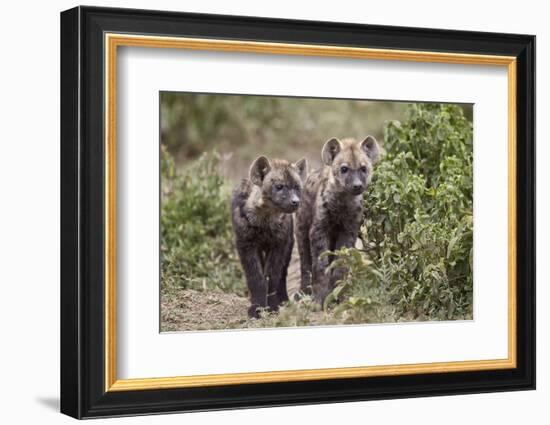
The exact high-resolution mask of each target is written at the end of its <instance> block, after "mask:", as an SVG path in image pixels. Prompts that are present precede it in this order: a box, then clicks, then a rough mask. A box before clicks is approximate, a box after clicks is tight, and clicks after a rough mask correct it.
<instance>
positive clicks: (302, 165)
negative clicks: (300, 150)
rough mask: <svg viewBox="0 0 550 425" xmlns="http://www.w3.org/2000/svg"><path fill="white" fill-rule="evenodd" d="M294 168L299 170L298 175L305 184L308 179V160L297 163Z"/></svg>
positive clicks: (303, 159)
mask: <svg viewBox="0 0 550 425" xmlns="http://www.w3.org/2000/svg"><path fill="white" fill-rule="evenodd" d="M294 168H296V170H298V174H299V176H300V178H301V179H302V181H303V182H305V181H306V177H307V159H305V158H302V159H301V160H299V161H298V162H295V163H294Z"/></svg>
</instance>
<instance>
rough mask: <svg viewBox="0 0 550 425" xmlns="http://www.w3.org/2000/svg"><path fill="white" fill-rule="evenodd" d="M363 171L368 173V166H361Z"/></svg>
mask: <svg viewBox="0 0 550 425" xmlns="http://www.w3.org/2000/svg"><path fill="white" fill-rule="evenodd" d="M360 170H361V172H362V173H366V172H367V167H365V166H364V165H363V166H362V167H361V168H360Z"/></svg>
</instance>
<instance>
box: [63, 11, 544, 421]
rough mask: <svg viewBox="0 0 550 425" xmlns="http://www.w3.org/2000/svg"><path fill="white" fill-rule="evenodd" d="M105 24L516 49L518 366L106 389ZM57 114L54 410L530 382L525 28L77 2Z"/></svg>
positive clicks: (530, 113) (221, 35)
mask: <svg viewBox="0 0 550 425" xmlns="http://www.w3.org/2000/svg"><path fill="white" fill-rule="evenodd" d="M105 32H116V33H137V34H150V35H167V36H182V37H198V38H217V39H232V40H253V41H268V42H282V43H298V44H300V43H302V44H322V45H333V46H351V47H370V48H385V49H400V50H423V51H434V52H452V53H478V54H485V55H506V56H515V57H516V58H517V244H518V249H517V306H518V308H517V368H515V369H507V370H491V371H479V372H453V373H432V374H417V375H407V376H385V377H370V378H348V379H330V380H319V381H305V382H284V383H282V382H281V383H263V384H246V385H231V386H216V387H204V388H178V389H168V390H142V391H122V392H105V391H104V354H105V344H104V266H105V264H104V231H103V230H104V224H105V223H104V146H103V138H104V132H103V130H104V122H103V120H104V100H105V99H104V69H103V65H104V34H105ZM61 117H62V118H61V119H62V122H61V195H62V196H61V411H62V412H63V413H66V414H68V415H70V416H73V417H77V418H90V417H101V416H120V415H135V414H147V413H163V412H176V411H198V410H217V409H228V408H241V407H260V406H274V405H296V404H312V403H327V402H343V401H353V400H370V399H386V398H404V397H418V396H429V395H449V394H465V393H482V392H493V391H510V390H522V389H534V388H535V134H534V129H535V37H534V36H529V35H516V34H497V33H479V32H468V31H450V30H432V29H419V28H405V27H388V26H373V25H357V24H342V23H328V22H314V21H295V20H283V19H264V18H252V17H239V16H220V15H203V14H187V13H176V12H160V11H144V10H132V9H109V8H93V7H77V8H74V9H71V10H68V11H66V12H63V13H62V14H61ZM505 213H507V212H503V214H505ZM182 361H183V359H182Z"/></svg>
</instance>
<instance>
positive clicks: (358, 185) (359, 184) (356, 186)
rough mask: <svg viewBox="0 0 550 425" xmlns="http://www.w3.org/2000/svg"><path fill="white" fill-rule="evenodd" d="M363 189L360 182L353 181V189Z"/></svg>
mask: <svg viewBox="0 0 550 425" xmlns="http://www.w3.org/2000/svg"><path fill="white" fill-rule="evenodd" d="M361 189H363V185H362V184H361V183H354V184H353V190H355V191H358V190H361Z"/></svg>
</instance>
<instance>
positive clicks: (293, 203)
mask: <svg viewBox="0 0 550 425" xmlns="http://www.w3.org/2000/svg"><path fill="white" fill-rule="evenodd" d="M290 204H291V205H292V206H293V207H297V206H298V205H300V200H299V199H298V198H294V199H292V200H291V201H290Z"/></svg>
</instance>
